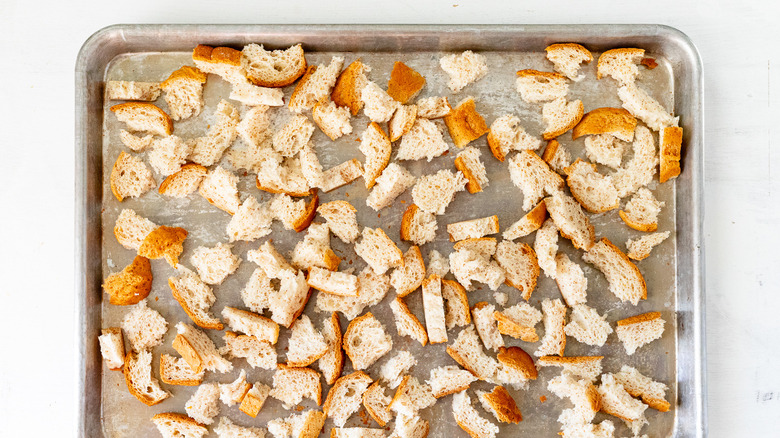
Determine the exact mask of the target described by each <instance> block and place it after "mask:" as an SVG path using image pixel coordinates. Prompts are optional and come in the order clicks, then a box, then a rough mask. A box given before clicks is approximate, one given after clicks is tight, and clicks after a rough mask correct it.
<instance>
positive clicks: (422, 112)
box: [416, 96, 452, 119]
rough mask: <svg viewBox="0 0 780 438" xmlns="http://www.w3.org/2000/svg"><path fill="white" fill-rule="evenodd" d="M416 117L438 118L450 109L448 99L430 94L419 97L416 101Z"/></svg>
mask: <svg viewBox="0 0 780 438" xmlns="http://www.w3.org/2000/svg"><path fill="white" fill-rule="evenodd" d="M416 105H417V117H421V118H423V119H440V118H442V117H444V116H446V115H447V114H449V113H450V111H452V107H451V106H450V102H449V100H447V97H444V96H431V97H425V98H423V99H420V100H418V101H417V103H416Z"/></svg>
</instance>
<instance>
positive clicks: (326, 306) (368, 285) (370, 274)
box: [317, 266, 390, 321]
mask: <svg viewBox="0 0 780 438" xmlns="http://www.w3.org/2000/svg"><path fill="white" fill-rule="evenodd" d="M389 290H390V278H389V277H388V276H387V275H377V274H376V273H374V271H373V269H371V267H370V266H366V267H365V268H363V270H362V271H360V274H358V294H357V296H354V297H349V296H341V295H333V294H327V293H324V294H317V310H319V311H321V312H341V313H343V314H344V316H346V317H347V319H348V320H350V321H351V320H353V319H355V318H357V316H358V315H360V314H361V313H362V312H363V309H365V308H366V307H367V306H375V305H377V304H378V303H379V302H380V301H382V299H383V298H384V297H385V295H386V294H387V292H388V291H389Z"/></svg>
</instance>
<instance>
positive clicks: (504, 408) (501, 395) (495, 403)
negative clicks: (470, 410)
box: [477, 386, 523, 424]
mask: <svg viewBox="0 0 780 438" xmlns="http://www.w3.org/2000/svg"><path fill="white" fill-rule="evenodd" d="M477 397H478V398H479V402H480V404H482V408H484V409H485V410H486V411H488V412H490V413H491V414H493V416H494V417H495V418H496V420H498V421H500V422H502V423H514V424H517V423H519V422H521V421H523V414H522V413H521V412H520V408H518V407H517V403H515V399H513V398H512V396H511V395H510V394H509V391H507V390H506V388H504V387H503V386H494V387H493V390H492V391H490V392H485V391H477Z"/></svg>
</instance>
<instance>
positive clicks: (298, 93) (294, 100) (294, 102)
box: [287, 65, 317, 108]
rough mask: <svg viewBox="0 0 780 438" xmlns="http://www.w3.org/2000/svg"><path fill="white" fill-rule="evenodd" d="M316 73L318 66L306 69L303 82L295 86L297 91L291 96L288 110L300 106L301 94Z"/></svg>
mask: <svg viewBox="0 0 780 438" xmlns="http://www.w3.org/2000/svg"><path fill="white" fill-rule="evenodd" d="M315 71H317V66H316V65H310V66H308V67H306V73H304V74H303V77H302V78H301V80H300V81H298V83H297V84H295V89H294V90H293V92H292V95H290V103H288V104H287V107H288V108H294V107H295V106H296V105H298V100H299V99H300V98H301V92H302V91H303V89H304V87H305V86H306V83H307V82H309V79H311V76H312V75H313V74H314V72H315Z"/></svg>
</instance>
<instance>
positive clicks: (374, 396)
mask: <svg viewBox="0 0 780 438" xmlns="http://www.w3.org/2000/svg"><path fill="white" fill-rule="evenodd" d="M390 401H391V399H390V397H388V396H386V395H385V388H384V387H383V386H382V384H381V383H379V381H376V382H374V383H372V384H371V386H369V387H368V389H367V390H366V391H365V392H364V393H363V407H365V408H366V412H368V415H370V416H371V418H373V419H374V421H376V422H377V424H379V425H380V426H382V427H385V425H387V423H388V422H389V421H390V420H392V419H393V413H392V412H391V411H390V410H389V409H387V407H388V406H389V405H390Z"/></svg>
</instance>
